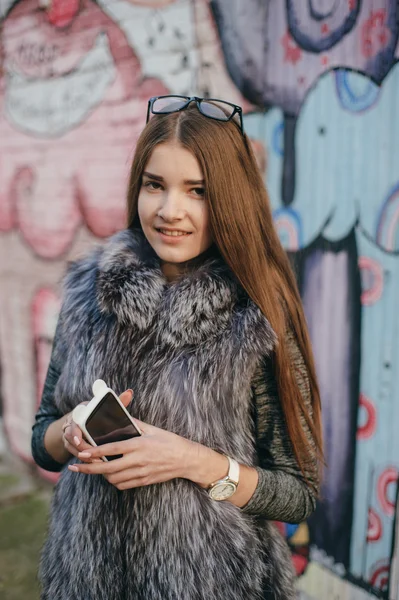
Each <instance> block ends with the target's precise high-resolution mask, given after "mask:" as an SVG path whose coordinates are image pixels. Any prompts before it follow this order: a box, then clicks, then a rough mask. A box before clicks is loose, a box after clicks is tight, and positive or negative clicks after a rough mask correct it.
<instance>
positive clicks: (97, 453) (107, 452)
mask: <svg viewBox="0 0 399 600" xmlns="http://www.w3.org/2000/svg"><path fill="white" fill-rule="evenodd" d="M140 444H142V439H141V438H140V437H139V436H137V437H135V438H131V439H130V440H124V441H122V442H112V443H111V444H101V446H96V447H95V448H92V447H90V449H88V450H84V451H83V452H82V453H81V454H82V458H93V457H96V458H98V457H101V456H116V455H117V454H130V453H131V452H133V451H135V450H137V449H138V448H140Z"/></svg>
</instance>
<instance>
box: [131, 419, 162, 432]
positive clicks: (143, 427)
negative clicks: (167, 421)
mask: <svg viewBox="0 0 399 600" xmlns="http://www.w3.org/2000/svg"><path fill="white" fill-rule="evenodd" d="M133 421H134V423H135V425H136V427H138V428H139V429H140V431H141V432H142V433H143V434H144V435H146V434H150V433H155V431H156V430H157V429H159V427H154V426H153V425H149V424H148V423H144V422H143V421H140V420H139V419H137V418H136V417H133Z"/></svg>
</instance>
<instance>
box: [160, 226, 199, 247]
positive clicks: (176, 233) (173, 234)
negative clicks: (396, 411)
mask: <svg viewBox="0 0 399 600" xmlns="http://www.w3.org/2000/svg"><path fill="white" fill-rule="evenodd" d="M155 231H156V232H157V234H158V235H159V236H160V238H161V239H162V241H163V242H166V243H168V244H176V243H178V242H181V241H182V240H183V239H186V238H188V237H189V236H190V235H191V232H190V231H183V230H179V229H173V230H171V229H163V228H162V229H158V228H155Z"/></svg>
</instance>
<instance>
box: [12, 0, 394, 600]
mask: <svg viewBox="0 0 399 600" xmlns="http://www.w3.org/2000/svg"><path fill="white" fill-rule="evenodd" d="M2 7H3V13H2V15H1V19H2V23H1V26H2V36H1V38H0V39H1V50H0V57H1V67H0V140H1V142H0V281H1V283H0V302H1V311H0V318H1V322H0V362H1V369H0V372H1V378H2V381H1V383H2V398H3V404H4V405H3V413H4V422H5V427H6V431H7V437H8V441H9V443H10V445H11V447H12V449H13V450H14V451H15V452H16V453H18V454H19V455H20V456H22V457H24V458H26V460H30V454H29V447H30V428H31V424H32V420H33V415H34V412H35V408H36V405H37V402H38V401H39V399H40V394H41V390H42V387H43V382H44V377H45V374H46V369H47V365H48V361H49V353H50V349H51V343H52V339H53V335H54V329H55V323H56V320H57V315H58V311H59V282H60V279H61V277H62V274H63V272H64V269H65V265H66V262H67V261H68V260H71V259H73V258H76V257H77V256H79V255H80V254H82V253H83V252H86V251H87V249H88V248H90V247H92V246H93V245H94V244H100V243H101V242H102V240H103V239H105V238H106V237H108V236H109V235H111V234H112V233H113V232H115V231H117V230H118V229H120V228H121V227H123V224H124V196H125V188H126V179H127V173H128V169H129V163H130V160H131V157H132V153H133V151H134V146H135V142H136V140H137V136H138V135H139V133H140V130H141V128H142V126H143V125H144V119H145V109H146V100H147V99H148V97H149V96H151V95H154V94H158V93H178V94H194V93H195V94H198V95H201V96H213V97H221V98H225V99H229V100H231V101H232V102H235V103H238V104H241V105H242V106H243V107H244V111H245V113H246V116H245V127H246V131H247V133H248V134H249V135H250V137H251V139H252V143H253V146H254V149H255V152H256V155H257V158H258V162H259V166H260V168H261V169H262V171H263V172H264V174H265V180H266V183H267V186H268V190H269V194H270V199H271V203H272V207H273V211H274V217H275V224H276V227H277V230H278V232H279V235H280V238H281V241H282V243H283V245H284V247H285V248H286V250H287V252H288V253H289V255H290V258H291V259H292V262H293V265H294V267H295V270H296V273H297V277H298V282H299V285H300V290H301V295H302V299H303V303H304V307H305V312H306V316H307V319H308V323H309V328H310V332H311V337H312V342H313V346H314V352H315V358H316V364H317V371H318V376H319V380H320V385H321V391H322V403H323V427H324V436H325V445H326V460H327V463H328V467H327V469H326V474H325V479H324V483H323V490H322V492H323V493H322V499H321V501H320V502H319V505H318V508H317V510H316V512H315V514H314V515H313V516H312V517H311V519H310V520H309V523H307V524H305V523H303V524H301V525H299V526H288V525H285V524H280V525H279V526H280V529H281V531H282V533H283V534H284V535H285V536H286V537H287V539H288V541H289V544H290V546H291V549H292V553H293V561H294V564H295V567H296V570H297V573H298V575H299V576H301V577H300V580H299V587H300V590H301V592H300V593H301V597H302V600H319V599H320V600H329V599H330V598H331V600H332V599H334V600H336V599H339V600H345V599H348V600H349V599H351V600H365V599H366V598H371V597H384V598H388V594H389V600H399V576H398V572H399V565H398V561H399V558H398V546H399V541H398V539H399V536H398V524H397V523H398V519H399V517H398V500H397V493H398V485H397V484H398V473H399V437H398V435H397V429H398V427H399V398H398V391H397V390H398V389H399V310H398V307H399V175H398V173H399V164H398V161H399V158H398V156H399V155H398V152H397V151H396V144H397V140H398V139H399V125H398V119H397V117H396V112H397V111H398V110H399V63H398V62H397V61H398V58H399V50H398V48H399V46H398V36H399V7H398V2H396V1H395V0H308V1H307V2H304V1H303V0H281V1H280V0H234V1H232V0H101V1H100V0H99V1H97V2H95V1H94V0H18V1H17V2H15V3H13V4H12V3H11V2H9V1H8V0H6V1H5V2H4V1H3V2H2ZM16 381H18V386H17V387H16V386H15V382H16ZM395 524H396V525H395ZM309 560H310V564H308V563H309Z"/></svg>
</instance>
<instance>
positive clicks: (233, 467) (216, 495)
mask: <svg viewBox="0 0 399 600" xmlns="http://www.w3.org/2000/svg"><path fill="white" fill-rule="evenodd" d="M226 458H227V459H228V461H229V472H228V474H227V476H226V477H224V478H223V479H219V480H218V481H215V483H211V485H210V486H209V487H208V494H209V495H210V497H211V498H212V500H217V501H218V502H220V501H221V500H227V499H228V498H231V496H232V495H233V494H234V493H235V492H236V491H237V487H238V481H239V478H240V465H239V464H238V462H237V461H236V460H234V458H230V456H227V457H226Z"/></svg>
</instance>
